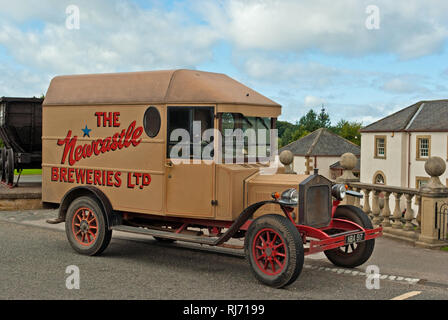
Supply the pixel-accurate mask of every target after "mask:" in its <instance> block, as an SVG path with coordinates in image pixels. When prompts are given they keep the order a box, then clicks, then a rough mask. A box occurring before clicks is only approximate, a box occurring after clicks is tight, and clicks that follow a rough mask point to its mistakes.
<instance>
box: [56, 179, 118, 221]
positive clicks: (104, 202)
mask: <svg viewBox="0 0 448 320" xmlns="http://www.w3.org/2000/svg"><path fill="white" fill-rule="evenodd" d="M82 196H90V197H92V198H94V199H95V200H97V201H98V204H99V205H100V206H101V208H102V209H103V211H104V213H105V218H106V224H107V227H108V229H110V228H111V227H112V226H114V225H116V224H119V221H118V220H119V219H118V216H117V215H114V210H113V208H112V204H111V203H110V201H109V199H108V198H107V196H106V195H105V194H104V193H103V192H102V191H101V190H99V189H98V188H95V187H92V186H79V187H75V188H73V189H70V191H68V192H67V193H66V194H65V195H64V197H63V198H62V201H61V206H60V207H59V217H58V219H57V220H58V221H59V222H63V221H65V216H66V215H67V210H68V208H69V206H70V204H71V203H72V201H73V200H75V199H76V198H79V197H82Z"/></svg>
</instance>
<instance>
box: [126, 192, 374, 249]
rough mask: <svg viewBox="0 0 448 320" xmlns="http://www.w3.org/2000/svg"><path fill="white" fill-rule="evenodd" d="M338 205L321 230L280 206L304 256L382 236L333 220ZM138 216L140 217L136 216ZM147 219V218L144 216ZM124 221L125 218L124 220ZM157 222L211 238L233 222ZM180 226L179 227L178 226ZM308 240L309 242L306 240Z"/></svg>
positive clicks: (173, 219) (170, 219)
mask: <svg viewBox="0 0 448 320" xmlns="http://www.w3.org/2000/svg"><path fill="white" fill-rule="evenodd" d="M339 204H340V201H338V200H334V201H333V208H332V219H331V222H330V224H329V225H328V226H326V227H323V228H313V227H310V226H305V225H300V224H297V223H295V221H294V219H293V218H292V216H291V212H292V211H293V210H294V209H293V208H292V207H287V206H280V207H281V208H282V210H283V213H284V214H285V216H286V217H287V218H288V219H289V220H290V221H291V223H293V225H294V226H295V227H296V228H297V230H298V231H299V233H300V235H301V237H302V240H303V243H304V244H305V243H307V242H308V241H309V244H310V245H309V247H308V248H305V250H304V254H305V255H309V254H314V253H318V252H322V251H326V250H331V249H335V248H339V247H342V246H345V245H346V244H345V237H346V236H348V235H356V234H362V233H365V237H364V241H367V240H370V239H374V238H377V237H379V236H381V235H382V234H383V228H382V227H381V226H380V227H378V228H375V229H365V228H363V227H361V226H360V225H358V224H356V223H354V222H351V221H348V220H344V219H338V218H333V216H334V214H335V212H336V209H337V207H338V205H339ZM127 215H128V213H124V216H125V217H126V216H127ZM137 215H138V216H141V215H139V214H137ZM146 217H148V216H146ZM154 218H155V217H154ZM125 219H126V218H125ZM157 220H159V221H161V220H162V221H166V222H171V223H173V222H174V223H176V224H177V225H178V227H176V229H174V230H173V231H174V233H175V234H180V233H181V232H182V231H184V230H185V229H186V228H187V227H188V226H198V227H202V228H204V227H205V228H208V229H209V231H210V233H211V235H212V236H216V235H218V234H219V233H220V231H221V229H223V228H230V227H231V226H232V224H233V222H229V221H216V220H206V219H195V218H179V217H163V218H161V217H157ZM252 221H253V220H248V221H246V222H245V223H244V224H243V225H242V226H241V227H240V228H239V230H243V231H247V230H248V229H249V226H250V225H251V223H252ZM179 224H180V226H179ZM333 229H337V230H342V232H340V233H337V234H332V235H330V234H328V233H326V232H325V231H329V230H333ZM308 238H310V240H308Z"/></svg>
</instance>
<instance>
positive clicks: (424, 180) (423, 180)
mask: <svg viewBox="0 0 448 320" xmlns="http://www.w3.org/2000/svg"><path fill="white" fill-rule="evenodd" d="M428 182H429V177H415V187H416V188H417V189H420V188H421V187H423V186H424V185H425V184H427V183H428Z"/></svg>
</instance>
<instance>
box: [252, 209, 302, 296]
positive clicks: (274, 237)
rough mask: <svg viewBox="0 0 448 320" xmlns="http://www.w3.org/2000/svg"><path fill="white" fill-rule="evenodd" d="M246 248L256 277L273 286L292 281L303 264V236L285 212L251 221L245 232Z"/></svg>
mask: <svg viewBox="0 0 448 320" xmlns="http://www.w3.org/2000/svg"><path fill="white" fill-rule="evenodd" d="M245 252H246V257H247V259H248V260H249V264H250V266H251V269H252V272H253V274H254V275H255V277H256V278H257V279H258V280H259V281H260V282H262V283H264V284H266V285H268V286H271V287H275V288H281V287H284V286H286V285H288V284H291V283H293V282H294V281H295V280H296V279H297V277H298V276H299V274H300V272H301V271H302V268H303V262H304V251H303V243H302V238H301V237H300V234H299V232H298V231H297V229H296V227H295V226H294V225H293V224H292V223H291V221H289V220H288V219H287V218H285V217H284V216H280V215H276V214H270V215H264V216H261V217H259V218H257V219H256V220H255V221H254V222H252V224H251V225H250V227H249V230H248V231H247V234H246V239H245Z"/></svg>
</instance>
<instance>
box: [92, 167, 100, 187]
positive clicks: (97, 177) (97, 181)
mask: <svg viewBox="0 0 448 320" xmlns="http://www.w3.org/2000/svg"><path fill="white" fill-rule="evenodd" d="M93 184H95V185H97V186H100V185H101V171H99V170H95V172H94V178H93Z"/></svg>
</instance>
